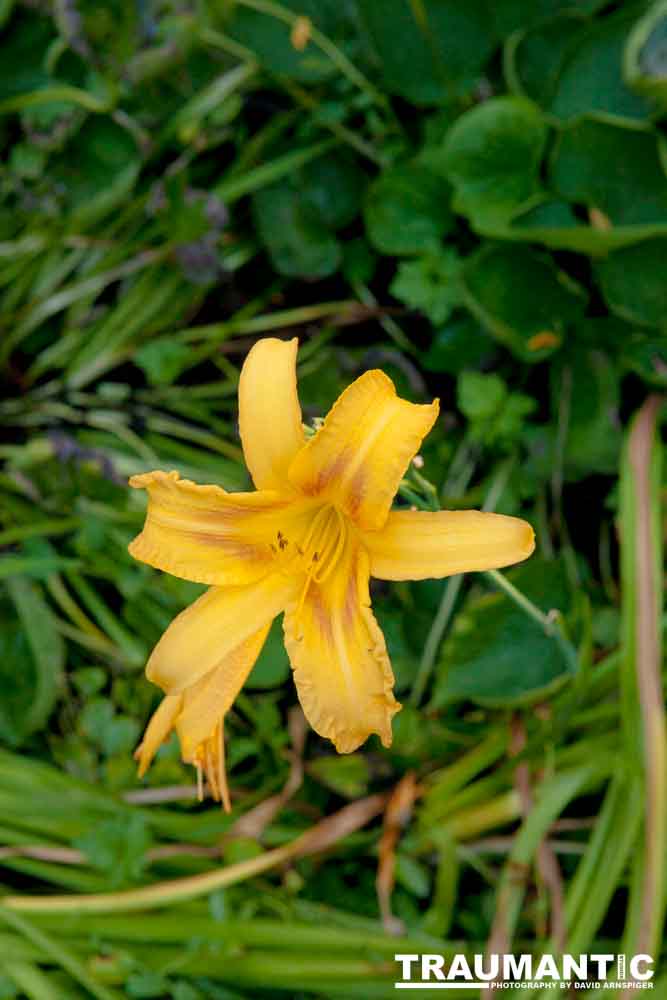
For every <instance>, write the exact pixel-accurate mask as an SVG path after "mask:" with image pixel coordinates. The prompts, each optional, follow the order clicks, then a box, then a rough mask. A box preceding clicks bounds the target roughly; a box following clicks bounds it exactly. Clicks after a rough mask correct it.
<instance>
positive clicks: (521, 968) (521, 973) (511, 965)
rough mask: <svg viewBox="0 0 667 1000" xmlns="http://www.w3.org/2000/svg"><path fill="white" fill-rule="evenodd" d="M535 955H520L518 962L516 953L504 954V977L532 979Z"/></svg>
mask: <svg viewBox="0 0 667 1000" xmlns="http://www.w3.org/2000/svg"><path fill="white" fill-rule="evenodd" d="M532 978H533V956H532V955H519V960H518V962H517V960H516V957H515V956H514V955H503V979H532Z"/></svg>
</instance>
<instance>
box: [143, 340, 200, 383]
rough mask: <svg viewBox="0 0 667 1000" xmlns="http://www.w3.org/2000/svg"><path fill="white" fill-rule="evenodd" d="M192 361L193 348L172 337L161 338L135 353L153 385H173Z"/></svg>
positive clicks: (144, 345)
mask: <svg viewBox="0 0 667 1000" xmlns="http://www.w3.org/2000/svg"><path fill="white" fill-rule="evenodd" d="M191 360H192V348H191V347H189V346H188V345H187V344H179V343H178V342H177V341H175V340H173V339H172V338H171V337H159V338H158V339H157V340H151V341H149V342H148V343H146V344H142V345H141V347H139V348H138V349H137V350H136V351H135V352H134V362H135V364H137V365H138V366H139V367H140V368H141V369H142V371H143V372H144V374H145V375H146V378H147V379H148V381H149V382H150V384H151V385H171V384H172V382H174V381H175V380H176V379H177V378H178V376H179V375H180V374H181V372H182V371H184V369H185V368H187V367H188V364H189V363H190V361H191Z"/></svg>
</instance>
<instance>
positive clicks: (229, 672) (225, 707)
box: [176, 623, 271, 763]
mask: <svg viewBox="0 0 667 1000" xmlns="http://www.w3.org/2000/svg"><path fill="white" fill-rule="evenodd" d="M270 627H271V624H270V623H269V624H268V625H265V626H264V627H263V628H261V629H259V631H258V632H255V633H254V635H251V636H250V638H248V639H246V640H245V641H244V642H242V643H241V644H240V645H239V646H237V647H236V649H233V650H232V651H231V652H230V653H228V654H227V655H226V656H225V657H224V659H222V660H221V661H220V663H218V665H217V666H215V667H214V668H213V670H211V671H210V672H209V673H208V674H205V675H204V677H201V678H200V679H199V680H198V681H197V683H196V684H193V686H192V687H191V688H188V689H187V690H186V691H184V692H183V711H182V712H181V714H180V715H179V717H178V721H177V723H176V731H177V732H178V738H179V740H180V742H181V755H182V757H183V760H184V761H187V762H188V763H192V762H193V761H194V760H195V756H196V751H197V747H198V746H199V745H200V744H201V743H204V742H205V740H208V739H210V738H211V734H212V733H213V731H214V730H215V727H216V726H217V725H218V724H219V723H221V722H222V720H223V718H224V716H225V715H226V713H227V712H228V711H229V709H230V708H231V707H232V705H233V703H234V701H235V700H236V696H237V695H238V693H239V691H240V690H241V688H242V687H243V685H244V684H245V682H246V679H247V677H248V674H249V673H250V671H251V670H252V668H253V667H254V665H255V661H256V660H257V657H258V656H259V654H260V653H261V651H262V646H263V645H264V641H265V639H266V637H267V635H268V633H269V628H270Z"/></svg>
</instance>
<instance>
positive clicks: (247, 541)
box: [129, 472, 289, 585]
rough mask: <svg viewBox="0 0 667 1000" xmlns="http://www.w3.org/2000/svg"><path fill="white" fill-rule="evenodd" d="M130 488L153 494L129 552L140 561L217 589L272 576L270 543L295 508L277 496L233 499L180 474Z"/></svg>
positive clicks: (139, 480)
mask: <svg viewBox="0 0 667 1000" xmlns="http://www.w3.org/2000/svg"><path fill="white" fill-rule="evenodd" d="M130 486H133V487H134V488H135V489H146V490H148V510H147V512H146V523H145V524H144V528H143V531H142V532H141V534H140V535H138V536H137V537H136V538H135V539H134V541H133V542H131V543H130V546H129V551H130V554H131V555H133V556H134V558H135V559H139V560H140V561H141V562H145V563H148V564H149V566H154V567H155V568H156V569H161V570H164V571H165V572H167V573H172V574H173V575H174V576H179V577H181V578H182V579H184V580H194V582H195V583H209V584H216V585H221V584H229V585H238V584H244V583H250V582H251V581H252V580H257V579H259V578H260V577H262V576H265V575H266V574H267V573H268V572H269V571H270V569H271V566H272V552H271V547H270V543H271V541H272V539H275V535H276V531H277V529H278V527H279V526H280V525H281V524H282V522H283V521H284V517H285V512H286V510H287V507H288V503H289V502H288V501H287V500H285V499H281V498H280V497H279V496H278V495H277V494H276V493H272V492H260V493H227V492H226V491H225V490H223V489H222V488H221V487H220V486H198V485H197V484H196V483H192V482H190V480H188V479H180V477H179V475H178V473H177V472H147V473H145V474H143V475H140V476H132V478H131V479H130Z"/></svg>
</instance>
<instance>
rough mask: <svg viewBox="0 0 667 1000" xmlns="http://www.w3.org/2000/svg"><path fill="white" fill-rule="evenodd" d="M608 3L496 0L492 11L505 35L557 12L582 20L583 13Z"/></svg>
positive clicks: (568, 0) (496, 22)
mask: <svg viewBox="0 0 667 1000" xmlns="http://www.w3.org/2000/svg"><path fill="white" fill-rule="evenodd" d="M606 5H607V0H534V2H533V3H530V4H527V3H526V2H525V0H494V3H493V4H491V5H490V7H491V11H490V13H491V16H492V17H493V19H494V21H495V24H496V30H497V32H498V34H499V35H500V36H501V37H505V36H506V35H508V34H509V33H510V32H511V31H515V32H518V31H520V30H521V29H525V28H529V27H531V26H532V25H540V24H541V23H542V22H544V21H545V20H547V19H549V18H554V17H555V16H556V15H557V14H572V15H579V18H580V20H581V17H582V15H585V14H592V13H594V12H595V11H596V10H597V9H598V8H599V7H605V6H606Z"/></svg>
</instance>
